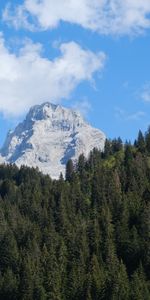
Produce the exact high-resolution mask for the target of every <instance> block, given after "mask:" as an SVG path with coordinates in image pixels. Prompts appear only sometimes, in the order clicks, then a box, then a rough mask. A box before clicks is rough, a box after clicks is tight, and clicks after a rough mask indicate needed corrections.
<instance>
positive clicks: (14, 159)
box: [1, 102, 105, 178]
mask: <svg viewBox="0 0 150 300" xmlns="http://www.w3.org/2000/svg"><path fill="white" fill-rule="evenodd" d="M104 141H105V135H104V134H103V133H102V132H101V131H100V130H98V129H95V128H93V127H91V126H90V125H89V124H88V123H87V122H85V121H84V119H83V118H82V116H81V115H80V113H78V112H76V111H74V110H72V109H68V108H64V107H62V106H60V105H55V104H51V103H49V102H46V103H43V104H41V105H36V106H33V107H32V108H31V109H30V111H29V113H28V114H27V116H26V118H25V120H24V121H23V122H22V123H20V124H19V125H18V126H17V127H16V128H15V130H14V131H10V132H9V133H8V135H7V138H6V141H5V143H4V146H3V147H2V149H1V160H3V161H4V162H8V163H16V164H17V165H18V166H21V165H23V164H24V165H28V166H33V167H39V169H40V170H41V171H42V172H43V173H46V174H50V175H51V176H52V177H53V178H57V177H58V176H59V174H60V172H62V173H64V172H65V165H66V163H67V161H68V160H69V159H70V158H72V159H73V160H76V159H77V158H78V157H79V155H80V154H81V153H84V155H85V156H88V154H89V152H90V151H91V150H92V149H93V148H94V147H97V148H99V149H103V147H104Z"/></svg>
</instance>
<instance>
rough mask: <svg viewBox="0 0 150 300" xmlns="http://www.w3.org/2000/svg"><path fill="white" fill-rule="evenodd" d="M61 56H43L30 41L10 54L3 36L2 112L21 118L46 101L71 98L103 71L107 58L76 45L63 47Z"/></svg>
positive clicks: (0, 43) (0, 44) (0, 49)
mask: <svg viewBox="0 0 150 300" xmlns="http://www.w3.org/2000/svg"><path fill="white" fill-rule="evenodd" d="M59 50H60V56H59V57H57V58H55V59H53V60H50V59H48V58H45V57H43V56H42V46H41V44H33V43H32V42H31V41H29V40H27V41H26V43H25V45H24V46H23V47H22V48H21V49H20V51H19V53H18V54H14V53H11V52H10V50H8V49H7V47H6V45H5V40H4V38H3V36H2V35H1V36H0V70H1V72H0V111H1V112H3V113H4V114H11V115H19V114H22V113H24V112H25V111H26V110H27V109H28V108H29V107H30V106H31V105H34V104H37V103H41V102H43V101H47V100H49V101H52V102H55V103H58V102H60V101H61V99H63V98H68V97H69V96H70V94H71V92H72V91H73V89H75V88H76V86H77V85H78V84H79V83H80V82H82V81H84V80H89V81H90V80H92V76H93V74H94V73H95V72H96V71H101V70H102V69H103V67H104V64H105V59H106V56H105V54H104V53H103V52H100V53H97V54H95V53H93V52H91V51H88V50H84V49H82V48H81V47H80V46H79V45H78V44H76V43H74V42H70V43H65V44H61V45H60V47H59Z"/></svg>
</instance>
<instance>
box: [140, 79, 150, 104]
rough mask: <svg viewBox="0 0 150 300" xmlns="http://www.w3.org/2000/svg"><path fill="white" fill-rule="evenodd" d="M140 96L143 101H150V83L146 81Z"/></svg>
mask: <svg viewBox="0 0 150 300" xmlns="http://www.w3.org/2000/svg"><path fill="white" fill-rule="evenodd" d="M140 96H141V98H142V100H144V101H145V102H150V83H147V84H146V85H145V86H144V87H143V90H142V92H141V95H140Z"/></svg>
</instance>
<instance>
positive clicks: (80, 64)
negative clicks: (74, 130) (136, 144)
mask: <svg viewBox="0 0 150 300" xmlns="http://www.w3.org/2000/svg"><path fill="white" fill-rule="evenodd" d="M0 26H1V29H0V32H1V35H0V69H1V75H0V144H2V143H3V141H4V138H5V136H6V133H7V131H8V130H9V129H11V128H13V127H14V126H15V125H16V124H17V123H18V121H21V120H22V119H23V118H24V117H25V114H26V113H27V111H28V109H29V107H31V106H32V105H35V104H38V103H39V104H40V103H42V102H45V101H48V100H49V101H50V102H54V103H61V104H62V105H65V106H67V107H73V108H77V109H79V110H81V112H82V113H83V114H84V115H85V117H86V118H87V120H88V121H89V122H90V123H91V124H92V125H93V126H95V127H97V128H100V129H102V130H103V131H104V132H105V133H106V135H107V136H108V137H110V138H113V137H118V136H121V138H122V139H123V140H126V139H128V140H129V139H131V140H133V139H134V138H135V137H136V135H137V132H138V130H139V129H142V130H143V131H145V130H146V129H147V127H148V125H149V124H150V58H149V56H150V54H149V53H150V1H149V0H143V1H141V0H136V1H135V0H130V1H129V0H122V1H121V0H117V1H116V0H110V1H105V0H103V1H102V0H94V1H93V4H92V3H91V1H90V0H82V1H81V0H80V1H79V0H64V1H60V0H55V1H53V0H41V1H38V0H24V1H23V0H22V1H15V0H14V1H6V0H1V2H0Z"/></svg>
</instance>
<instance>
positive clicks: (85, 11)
mask: <svg viewBox="0 0 150 300" xmlns="http://www.w3.org/2000/svg"><path fill="white" fill-rule="evenodd" d="M3 20H5V21H7V22H10V23H13V24H14V26H15V27H17V28H19V27H25V28H27V29H31V30H36V29H37V28H38V29H40V30H47V29H52V28H54V27H57V26H58V25H59V23H60V22H61V21H64V22H69V23H74V24H78V25H80V26H82V27H83V28H86V29H90V30H92V31H97V32H99V33H101V34H106V35H107V34H114V35H123V34H139V33H141V32H143V31H145V30H146V29H148V28H150V1H149V0H92V1H91V0H82V1H81V0H63V1H62V0H55V1H53V0H24V1H23V2H22V4H20V5H18V6H16V7H14V9H13V7H12V6H11V5H10V4H8V5H7V6H6V8H5V10H4V12H3Z"/></svg>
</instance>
